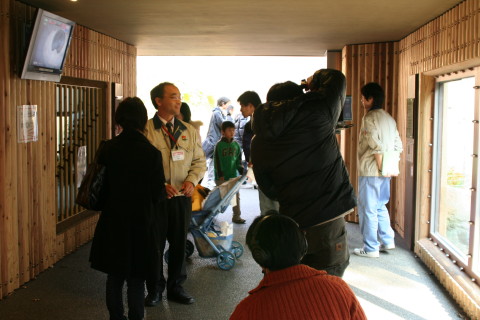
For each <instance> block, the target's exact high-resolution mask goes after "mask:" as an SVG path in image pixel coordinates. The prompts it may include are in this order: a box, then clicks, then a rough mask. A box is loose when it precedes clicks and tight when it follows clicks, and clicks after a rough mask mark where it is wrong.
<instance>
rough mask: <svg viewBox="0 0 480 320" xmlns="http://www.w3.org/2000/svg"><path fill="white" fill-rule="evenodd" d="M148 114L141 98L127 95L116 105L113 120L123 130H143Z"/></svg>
mask: <svg viewBox="0 0 480 320" xmlns="http://www.w3.org/2000/svg"><path fill="white" fill-rule="evenodd" d="M147 120H148V115H147V109H146V108H145V105H144V104H143V102H142V100H140V98H138V97H128V98H126V99H125V100H123V101H122V102H120V104H119V105H118V108H117V111H116V112H115V122H116V123H117V124H118V125H120V126H121V127H122V128H123V130H140V131H143V130H145V125H146V124H147Z"/></svg>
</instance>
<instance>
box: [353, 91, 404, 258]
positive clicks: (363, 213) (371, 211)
mask: <svg viewBox="0 0 480 320" xmlns="http://www.w3.org/2000/svg"><path fill="white" fill-rule="evenodd" d="M361 92H362V100H361V101H362V105H363V107H364V108H365V109H366V110H367V113H366V114H365V116H364V117H363V119H362V126H361V128H360V137H359V140H358V149H357V153H358V218H359V222H360V231H361V232H362V235H363V248H357V249H355V250H354V253H355V254H356V255H358V256H361V257H366V258H378V257H379V256H380V251H385V250H392V249H394V248H395V241H394V237H395V233H394V231H393V229H392V227H391V226H390V216H389V213H388V209H387V207H386V204H387V203H388V200H389V199H390V179H391V177H393V176H397V175H398V173H399V171H398V162H399V161H400V153H401V152H402V150H403V147H402V140H400V135H399V133H398V130H397V124H396V122H395V119H393V118H392V117H391V116H390V115H389V114H388V112H386V111H385V110H383V109H382V106H383V101H384V98H385V94H384V92H383V89H382V87H381V86H380V85H379V84H378V83H375V82H370V83H367V84H366V85H364V86H363V87H362V89H361ZM379 238H380V241H379Z"/></svg>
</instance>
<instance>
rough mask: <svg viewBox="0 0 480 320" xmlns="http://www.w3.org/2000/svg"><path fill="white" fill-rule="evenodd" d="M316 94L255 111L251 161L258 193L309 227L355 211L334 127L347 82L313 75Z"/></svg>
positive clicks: (335, 75)
mask: <svg viewBox="0 0 480 320" xmlns="http://www.w3.org/2000/svg"><path fill="white" fill-rule="evenodd" d="M312 83H313V84H314V85H315V86H316V88H319V90H318V91H315V92H308V93H306V94H303V95H302V96H300V97H297V98H295V99H294V100H288V101H280V102H269V103H265V104H263V105H261V106H259V107H258V108H257V109H256V110H255V114H254V117H253V130H254V132H255V137H254V139H253V140H252V146H251V156H252V163H253V170H254V173H255V178H256V181H257V183H258V185H259V187H260V189H261V190H262V191H263V192H264V193H265V194H266V195H267V196H268V197H269V198H272V199H276V200H278V201H279V202H280V213H282V214H285V215H287V216H290V217H292V218H293V219H294V220H295V221H296V222H297V223H298V224H299V225H300V227H301V228H307V227H311V226H314V225H317V224H319V223H322V222H325V221H328V220H331V219H333V218H335V217H338V216H339V215H341V214H342V213H344V212H346V211H348V210H350V209H352V208H354V207H355V206H356V197H355V193H354V190H353V187H352V184H351V183H350V179H349V175H348V172H347V170H346V168H345V164H344V161H343V158H342V155H341V154H340V151H339V148H338V144H337V139H336V136H335V126H336V124H337V120H338V118H339V115H340V111H341V106H342V105H343V101H344V97H345V77H344V76H343V74H342V73H341V72H339V71H336V70H330V69H324V70H320V71H317V72H316V73H315V76H314V80H313V82H312Z"/></svg>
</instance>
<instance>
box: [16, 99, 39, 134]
mask: <svg viewBox="0 0 480 320" xmlns="http://www.w3.org/2000/svg"><path fill="white" fill-rule="evenodd" d="M17 136H18V143H27V142H32V141H38V118H37V105H23V106H18V107H17Z"/></svg>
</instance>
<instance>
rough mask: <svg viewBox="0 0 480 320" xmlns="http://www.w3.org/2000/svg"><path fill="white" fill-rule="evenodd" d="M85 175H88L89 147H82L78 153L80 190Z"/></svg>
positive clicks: (78, 184) (78, 186)
mask: <svg viewBox="0 0 480 320" xmlns="http://www.w3.org/2000/svg"><path fill="white" fill-rule="evenodd" d="M85 173H87V146H80V147H78V152H77V188H80V184H82V180H83V177H84V176H85Z"/></svg>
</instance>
